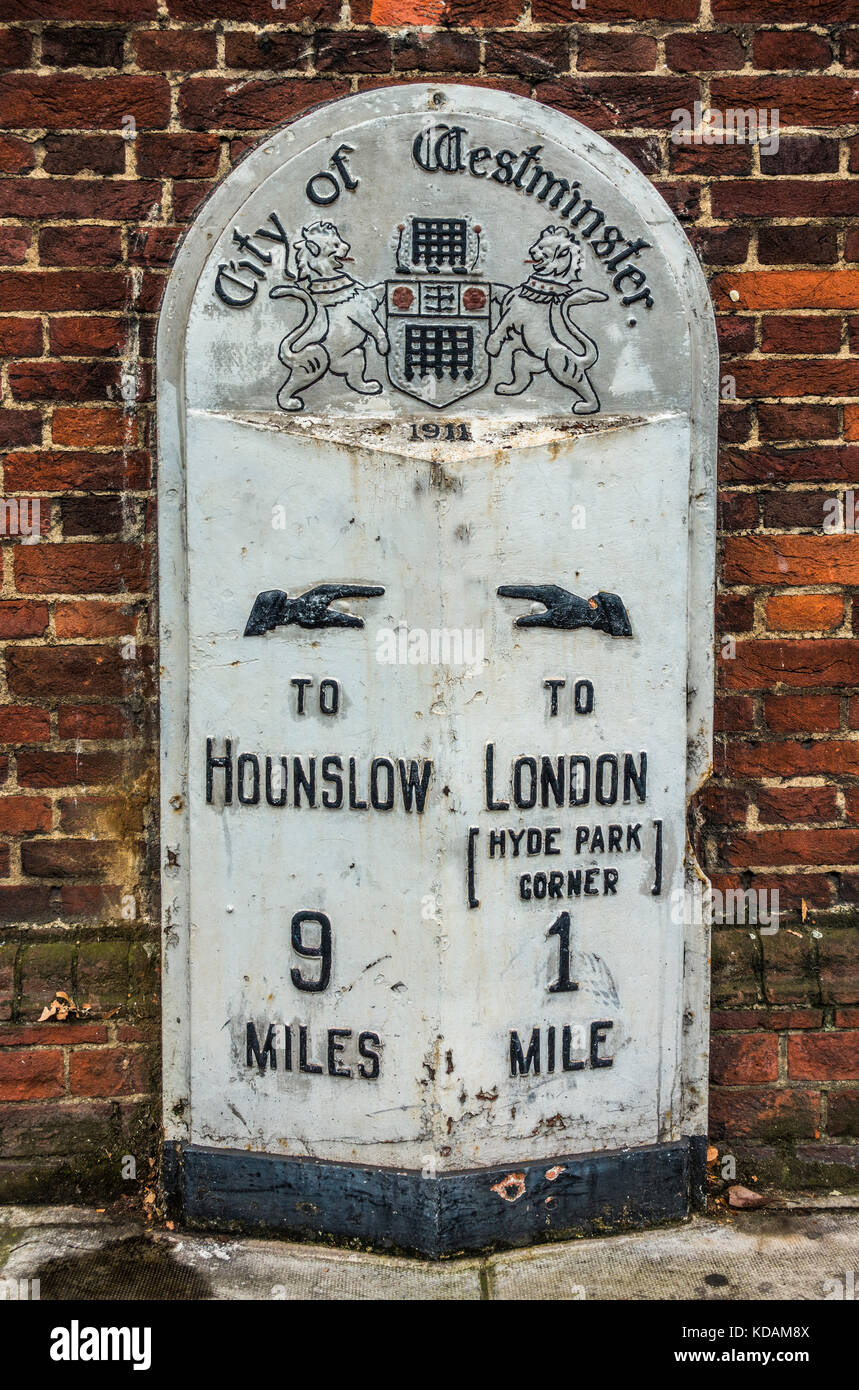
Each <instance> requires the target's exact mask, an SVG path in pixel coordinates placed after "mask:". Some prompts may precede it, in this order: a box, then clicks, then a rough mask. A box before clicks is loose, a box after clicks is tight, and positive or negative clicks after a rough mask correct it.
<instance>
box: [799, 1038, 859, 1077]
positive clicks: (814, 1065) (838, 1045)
mask: <svg viewBox="0 0 859 1390" xmlns="http://www.w3.org/2000/svg"><path fill="white" fill-rule="evenodd" d="M787 1049H788V1050H787V1066H788V1074H789V1076H791V1077H792V1078H794V1079H795V1080H797V1081H859V1033H807V1034H803V1033H797V1034H795V1035H793V1036H791V1037H790V1038H789V1039H788V1044H787Z"/></svg>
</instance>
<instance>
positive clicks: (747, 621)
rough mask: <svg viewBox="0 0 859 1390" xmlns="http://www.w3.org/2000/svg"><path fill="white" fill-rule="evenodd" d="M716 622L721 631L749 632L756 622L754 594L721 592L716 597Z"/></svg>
mask: <svg viewBox="0 0 859 1390" xmlns="http://www.w3.org/2000/svg"><path fill="white" fill-rule="evenodd" d="M716 622H717V626H718V629H719V632H720V633H724V632H732V633H738V632H748V631H749V629H750V628H751V627H752V625H753V622H754V597H753V595H752V594H719V595H718V597H717V599H716Z"/></svg>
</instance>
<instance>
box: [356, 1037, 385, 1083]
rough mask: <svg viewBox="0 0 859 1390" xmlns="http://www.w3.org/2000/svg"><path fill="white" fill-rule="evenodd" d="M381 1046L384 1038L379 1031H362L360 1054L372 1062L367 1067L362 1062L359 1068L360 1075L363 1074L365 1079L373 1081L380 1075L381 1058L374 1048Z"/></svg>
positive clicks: (359, 1039) (359, 1045) (359, 1040)
mask: <svg viewBox="0 0 859 1390" xmlns="http://www.w3.org/2000/svg"><path fill="white" fill-rule="evenodd" d="M381 1046H382V1039H381V1038H380V1037H379V1035H378V1033H362V1034H361V1035H360V1037H359V1038H358V1055H359V1057H363V1058H364V1060H365V1061H367V1062H369V1063H370V1065H369V1067H365V1066H364V1064H363V1062H362V1063H361V1065H360V1066H359V1068H358V1072H359V1075H361V1076H363V1077H364V1079H365V1081H373V1080H374V1079H375V1077H377V1076H378V1075H379V1067H380V1064H381V1058H380V1056H379V1053H378V1052H377V1051H375V1050H374V1048H380V1047H381Z"/></svg>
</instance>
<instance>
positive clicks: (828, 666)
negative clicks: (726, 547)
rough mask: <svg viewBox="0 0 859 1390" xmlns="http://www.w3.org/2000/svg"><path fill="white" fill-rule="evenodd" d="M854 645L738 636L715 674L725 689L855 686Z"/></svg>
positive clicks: (858, 661)
mask: <svg viewBox="0 0 859 1390" xmlns="http://www.w3.org/2000/svg"><path fill="white" fill-rule="evenodd" d="M729 543H730V540H729V541H728V542H726V544H729ZM855 647H856V644H855V643H854V642H851V641H850V640H849V639H845V640H839V639H830V638H817V639H811V638H809V639H804V638H797V639H795V640H793V641H789V640H783V639H772V640H768V641H760V640H758V639H755V638H751V639H748V640H742V639H740V640H739V641H738V642H737V645H736V655H735V658H734V660H722V661H720V663H719V675H720V678H721V681H722V683H723V684H724V685H725V687H726V688H727V689H728V690H768V689H771V688H772V687H773V686H776V685H787V686H794V687H796V688H799V689H801V688H803V687H805V688H808V687H816V686H822V685H841V684H842V683H846V684H848V685H855V684H857V683H859V651H856V650H855Z"/></svg>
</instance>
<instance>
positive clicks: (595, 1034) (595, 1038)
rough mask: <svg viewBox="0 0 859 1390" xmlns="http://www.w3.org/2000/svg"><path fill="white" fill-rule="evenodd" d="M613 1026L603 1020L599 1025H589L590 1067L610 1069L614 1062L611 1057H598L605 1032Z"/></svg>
mask: <svg viewBox="0 0 859 1390" xmlns="http://www.w3.org/2000/svg"><path fill="white" fill-rule="evenodd" d="M613 1027H614V1024H613V1023H611V1022H609V1021H607V1020H605V1019H603V1020H601V1021H600V1022H599V1023H592V1024H591V1066H592V1067H610V1066H612V1064H613V1062H614V1058H613V1057H600V1055H599V1051H598V1049H599V1048H600V1047H601V1046H602V1044H603V1043H604V1042H605V1040H606V1038H605V1035H606V1031H607V1030H608V1029H609V1028H613Z"/></svg>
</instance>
